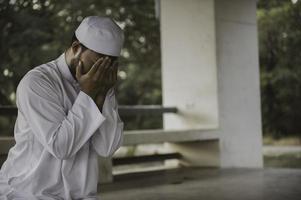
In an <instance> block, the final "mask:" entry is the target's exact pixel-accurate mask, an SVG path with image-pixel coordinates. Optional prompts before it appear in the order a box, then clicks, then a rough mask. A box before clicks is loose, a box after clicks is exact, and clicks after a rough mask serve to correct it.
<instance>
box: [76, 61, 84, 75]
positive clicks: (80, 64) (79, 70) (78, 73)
mask: <svg viewBox="0 0 301 200" xmlns="http://www.w3.org/2000/svg"><path fill="white" fill-rule="evenodd" d="M82 75H83V74H82V61H79V62H78V65H77V66H76V75H75V76H76V78H77V79H80V77H81V76H82Z"/></svg>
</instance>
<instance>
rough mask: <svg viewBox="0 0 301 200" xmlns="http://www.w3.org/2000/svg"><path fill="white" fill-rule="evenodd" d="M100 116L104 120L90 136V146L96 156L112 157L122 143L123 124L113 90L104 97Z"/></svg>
mask: <svg viewBox="0 0 301 200" xmlns="http://www.w3.org/2000/svg"><path fill="white" fill-rule="evenodd" d="M102 114H103V116H104V117H105V118H106V120H105V121H104V122H103V123H102V125H101V126H100V127H99V128H98V129H97V131H96V133H95V134H94V135H93V136H92V138H91V140H92V144H93V147H94V149H95V151H96V152H97V153H98V155H100V156H103V157H109V156H112V155H113V154H114V153H115V151H116V150H117V149H118V148H119V147H120V146H121V145H122V143H123V128H124V123H123V122H122V120H121V119H120V117H119V113H118V102H117V99H116V96H115V92H114V90H113V89H110V90H109V91H108V93H107V95H106V98H105V101H104V104H103V108H102Z"/></svg>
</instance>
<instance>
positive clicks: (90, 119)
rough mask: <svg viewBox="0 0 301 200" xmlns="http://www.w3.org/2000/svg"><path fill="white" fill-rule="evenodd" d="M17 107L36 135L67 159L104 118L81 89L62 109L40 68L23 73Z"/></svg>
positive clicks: (51, 149)
mask: <svg viewBox="0 0 301 200" xmlns="http://www.w3.org/2000/svg"><path fill="white" fill-rule="evenodd" d="M16 103H17V107H18V110H19V112H21V113H22V115H23V116H24V118H25V120H26V121H27V123H28V124H29V126H30V129H31V130H32V132H33V134H34V136H35V137H36V139H37V140H38V141H39V142H40V143H41V144H42V145H43V146H44V147H45V149H46V150H47V151H48V152H50V153H51V154H52V155H53V156H54V157H56V158H58V159H67V158H69V157H71V156H73V155H75V153H76V152H77V151H78V150H79V149H80V148H81V147H82V146H83V145H84V144H85V143H86V142H87V141H88V140H89V138H90V137H91V136H92V135H93V133H94V132H95V131H96V129H98V128H99V127H100V126H101V124H102V123H103V122H104V121H105V118H104V116H103V115H102V114H101V113H100V112H95V110H98V108H97V106H96V104H95V103H94V101H93V100H92V99H91V98H90V97H89V96H88V95H87V94H85V93H84V92H82V91H80V92H79V94H78V96H77V98H76V100H75V102H74V104H73V106H72V108H71V109H70V110H69V111H68V113H65V111H64V109H63V106H62V103H61V102H60V98H59V96H58V93H57V91H56V89H55V88H54V86H53V85H52V84H51V82H50V81H48V80H47V77H43V75H41V74H40V73H39V72H29V73H28V74H26V75H25V76H24V77H23V79H22V80H21V82H20V83H19V85H18V88H17V102H16Z"/></svg>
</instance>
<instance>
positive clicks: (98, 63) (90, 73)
mask: <svg viewBox="0 0 301 200" xmlns="http://www.w3.org/2000/svg"><path fill="white" fill-rule="evenodd" d="M102 60H103V58H99V59H98V60H97V61H96V62H95V63H94V64H93V66H92V67H91V69H90V70H89V72H88V73H87V74H88V75H90V76H92V75H93V74H95V72H96V71H97V69H98V68H99V65H100V63H101V62H102Z"/></svg>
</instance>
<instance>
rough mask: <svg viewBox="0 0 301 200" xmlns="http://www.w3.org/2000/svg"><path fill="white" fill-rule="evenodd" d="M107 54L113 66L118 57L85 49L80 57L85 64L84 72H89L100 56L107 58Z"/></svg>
mask: <svg viewBox="0 0 301 200" xmlns="http://www.w3.org/2000/svg"><path fill="white" fill-rule="evenodd" d="M106 56H107V57H109V58H110V61H111V62H110V64H111V66H112V65H113V62H114V61H117V57H114V56H108V55H104V54H100V53H96V52H94V51H92V50H90V49H86V50H84V51H83V52H82V53H81V55H80V56H79V59H80V60H81V61H82V64H83V73H84V74H85V73H87V72H88V71H89V70H90V69H91V67H92V66H93V65H94V63H95V62H96V61H97V60H98V59H99V58H102V57H103V58H105V57H106Z"/></svg>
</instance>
